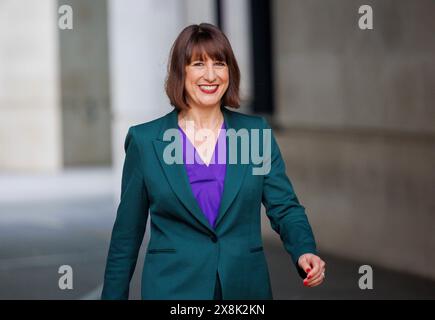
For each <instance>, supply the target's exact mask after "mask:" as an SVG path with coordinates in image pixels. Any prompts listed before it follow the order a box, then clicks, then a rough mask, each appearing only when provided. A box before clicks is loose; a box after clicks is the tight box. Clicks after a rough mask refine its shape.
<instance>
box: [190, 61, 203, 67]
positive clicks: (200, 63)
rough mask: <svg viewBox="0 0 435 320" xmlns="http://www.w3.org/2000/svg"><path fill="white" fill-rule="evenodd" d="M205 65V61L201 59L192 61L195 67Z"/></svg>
mask: <svg viewBox="0 0 435 320" xmlns="http://www.w3.org/2000/svg"><path fill="white" fill-rule="evenodd" d="M203 65H204V63H203V62H201V61H197V62H193V63H192V66H194V67H201V66H203Z"/></svg>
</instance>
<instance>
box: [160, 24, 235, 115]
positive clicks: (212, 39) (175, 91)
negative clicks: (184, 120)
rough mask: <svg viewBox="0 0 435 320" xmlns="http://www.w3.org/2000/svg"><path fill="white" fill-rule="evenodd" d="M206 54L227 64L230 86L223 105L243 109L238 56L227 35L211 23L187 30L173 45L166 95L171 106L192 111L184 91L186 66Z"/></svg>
mask: <svg viewBox="0 0 435 320" xmlns="http://www.w3.org/2000/svg"><path fill="white" fill-rule="evenodd" d="M205 55H208V56H209V57H210V58H211V59H213V60H218V61H224V62H225V63H226V64H227V66H228V72H229V85H228V89H227V91H226V92H225V94H224V95H223V97H222V101H221V104H222V105H225V106H228V107H232V108H238V107H239V106H240V97H239V86H240V70H239V66H238V64H237V61H236V57H235V56H234V53H233V49H232V48H231V44H230V42H229V41H228V38H227V37H226V36H225V34H224V33H223V32H222V31H221V30H220V29H219V28H217V27H216V26H214V25H212V24H209V23H201V24H199V25H197V24H193V25H190V26H188V27H186V28H184V30H183V31H181V33H180V34H179V35H178V37H177V39H176V40H175V42H174V44H173V45H172V48H171V52H170V56H169V62H168V75H167V78H166V83H165V89H166V94H167V95H168V97H169V100H170V102H171V105H172V106H174V107H175V108H177V109H179V110H181V109H188V108H189V106H188V105H187V101H186V92H185V88H184V81H185V78H186V71H185V67H186V66H187V65H188V64H190V63H191V61H192V60H193V59H196V58H197V57H200V58H201V59H204V57H205Z"/></svg>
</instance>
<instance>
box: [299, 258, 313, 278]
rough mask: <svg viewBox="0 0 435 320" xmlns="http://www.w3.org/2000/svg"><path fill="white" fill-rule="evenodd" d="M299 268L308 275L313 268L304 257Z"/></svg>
mask: <svg viewBox="0 0 435 320" xmlns="http://www.w3.org/2000/svg"><path fill="white" fill-rule="evenodd" d="M299 266H300V267H301V268H302V269H303V270H304V271H305V272H306V273H307V274H308V273H309V272H310V271H311V269H312V267H311V265H310V264H309V263H308V260H307V257H306V256H304V257H302V258H301V260H300V261H299Z"/></svg>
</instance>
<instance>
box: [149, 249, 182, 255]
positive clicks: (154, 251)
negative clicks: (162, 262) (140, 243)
mask: <svg viewBox="0 0 435 320" xmlns="http://www.w3.org/2000/svg"><path fill="white" fill-rule="evenodd" d="M175 252H177V250H175V249H172V248H170V249H166V248H165V249H148V253H150V254H153V253H175Z"/></svg>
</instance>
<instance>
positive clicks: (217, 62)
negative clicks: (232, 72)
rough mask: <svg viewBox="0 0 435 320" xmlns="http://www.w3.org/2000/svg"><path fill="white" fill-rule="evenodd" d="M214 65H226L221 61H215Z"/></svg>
mask: <svg viewBox="0 0 435 320" xmlns="http://www.w3.org/2000/svg"><path fill="white" fill-rule="evenodd" d="M215 64H216V65H217V66H219V67H225V66H226V65H227V64H226V63H225V62H223V61H216V62H215Z"/></svg>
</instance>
